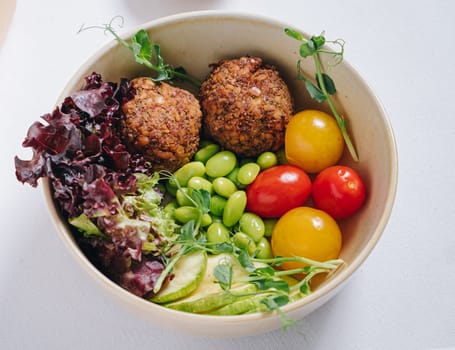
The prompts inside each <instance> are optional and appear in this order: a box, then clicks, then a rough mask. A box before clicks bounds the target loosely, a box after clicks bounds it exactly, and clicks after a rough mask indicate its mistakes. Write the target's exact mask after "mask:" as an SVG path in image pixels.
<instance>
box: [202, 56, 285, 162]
mask: <svg viewBox="0 0 455 350" xmlns="http://www.w3.org/2000/svg"><path fill="white" fill-rule="evenodd" d="M199 97H200V101H201V107H202V112H203V113H204V123H205V124H204V127H205V129H206V132H207V133H208V134H209V135H210V136H211V137H212V138H213V139H214V140H216V141H217V142H218V143H220V145H221V146H223V147H224V148H226V149H229V150H231V151H233V152H235V153H236V154H238V155H240V156H247V157H253V156H257V155H259V154H260V153H262V152H264V151H268V150H271V151H276V150H278V149H279V148H281V147H282V146H283V143H284V133H285V128H286V125H287V124H288V122H289V119H290V118H291V116H292V115H293V112H294V106H293V100H292V97H291V94H290V93H289V89H288V87H287V86H286V84H285V82H284V81H283V80H282V79H281V78H280V76H279V73H278V71H277V70H276V69H275V68H274V67H272V66H265V65H263V63H262V59H261V58H257V57H241V58H239V59H231V60H222V61H220V62H219V63H218V64H216V65H215V66H214V69H213V71H212V73H211V74H210V75H209V77H208V78H207V79H206V80H205V81H204V82H203V84H202V86H201V90H200V93H199Z"/></svg>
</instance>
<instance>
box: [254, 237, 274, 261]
mask: <svg viewBox="0 0 455 350" xmlns="http://www.w3.org/2000/svg"><path fill="white" fill-rule="evenodd" d="M256 258H259V259H271V258H273V253H272V247H271V246H270V243H269V241H268V240H267V238H265V237H262V238H261V239H260V240H259V242H256Z"/></svg>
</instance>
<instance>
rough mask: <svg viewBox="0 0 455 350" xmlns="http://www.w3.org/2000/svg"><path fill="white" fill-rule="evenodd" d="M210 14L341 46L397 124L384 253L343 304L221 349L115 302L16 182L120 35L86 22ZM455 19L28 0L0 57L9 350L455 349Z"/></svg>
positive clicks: (357, 3)
mask: <svg viewBox="0 0 455 350" xmlns="http://www.w3.org/2000/svg"><path fill="white" fill-rule="evenodd" d="M0 1H6V0H0ZM202 9H229V10H245V11H249V12H256V13H260V14H264V15H268V16H275V17H277V18H278V19H280V20H283V21H286V22H288V23H290V24H293V25H295V26H298V27H300V28H302V29H304V30H305V31H306V32H308V33H312V34H319V33H320V32H321V31H323V30H325V31H326V34H327V36H328V37H332V38H334V37H342V38H344V39H345V41H346V42H347V45H346V55H345V58H346V60H347V61H349V62H350V63H351V64H352V65H353V66H354V67H355V68H356V69H357V70H358V71H359V72H360V73H361V74H362V75H363V76H364V78H365V79H366V80H367V82H368V83H369V84H370V85H371V87H372V88H373V90H374V91H375V92H376V93H377V94H378V96H379V98H380V99H381V101H382V103H383V104H384V106H385V108H386V110H387V111H388V113H389V117H390V120H391V123H392V126H393V128H394V131H395V136H396V139H397V143H398V150H399V164H400V173H399V187H398V193H397V198H396V202H395V206H394V210H393V213H392V217H391V219H390V222H389V224H388V226H387V228H386V230H385V232H384V234H383V236H382V238H381V240H380V242H379V244H378V245H377V246H376V248H375V250H374V251H373V253H372V254H371V255H370V256H369V258H368V259H367V261H366V262H365V264H364V265H363V266H362V267H361V268H360V269H359V270H358V271H357V272H356V274H355V275H354V276H353V278H352V279H351V280H350V282H349V283H348V285H347V286H346V287H345V288H344V289H343V290H342V291H341V292H340V293H339V294H338V295H337V296H335V297H334V298H333V299H332V300H331V301H329V302H328V303H327V304H325V305H324V306H323V307H322V308H320V309H318V310H316V311H315V312H314V313H312V314H311V315H309V316H308V317H306V318H305V319H304V320H303V321H302V322H301V323H299V325H298V327H297V328H296V329H295V330H292V331H289V332H286V333H284V332H282V331H281V330H277V331H274V332H270V333H267V334H263V335H260V336H253V337H245V338H238V339H223V340H214V339H204V338H193V337H190V336H182V335H178V334H173V333H171V332H167V331H163V330H161V329H158V328H156V327H155V326H153V325H151V324H147V323H145V322H144V321H143V320H142V319H139V318H137V316H135V315H132V314H130V313H129V312H128V311H127V310H126V309H125V308H123V307H121V306H119V305H118V304H117V303H115V302H114V301H113V300H111V299H110V298H109V297H106V294H105V293H104V292H102V291H101V290H100V288H99V286H98V285H97V284H96V283H93V281H92V280H90V278H89V277H88V276H87V275H86V273H85V271H83V270H81V269H80V267H79V266H78V264H77V263H76V262H75V261H74V260H73V258H72V256H71V255H70V254H69V253H68V252H67V251H66V250H65V248H64V246H63V243H62V242H61V240H60V238H59V237H58V236H57V234H56V230H55V228H54V226H53V224H52V222H51V220H50V216H49V215H48V213H47V210H46V207H45V203H44V198H43V194H42V190H41V189H32V188H30V187H29V186H24V185H22V184H20V183H19V182H17V181H16V179H15V175H14V165H13V158H14V155H16V154H19V155H25V154H27V153H24V151H23V150H22V149H21V142H22V140H23V138H24V136H25V134H26V131H27V129H28V126H29V125H30V124H31V123H32V122H33V121H35V120H37V119H38V118H39V116H41V115H42V114H44V113H47V112H50V111H51V109H52V108H53V106H54V103H55V101H56V99H57V97H58V95H59V93H60V91H61V89H62V88H63V86H64V85H65V84H66V82H67V80H68V79H69V77H70V76H71V75H72V74H73V73H74V72H75V70H76V69H77V68H78V66H79V65H80V64H81V63H82V62H83V61H84V60H85V59H87V58H88V57H89V56H90V55H91V54H92V53H93V52H94V51H95V50H96V49H97V48H98V47H99V46H100V45H102V44H104V43H106V42H108V41H110V40H111V38H110V37H108V36H105V35H103V33H102V32H101V31H100V32H97V31H91V32H85V33H83V34H79V35H78V34H76V32H77V30H78V29H79V27H80V26H81V25H82V24H83V23H86V24H99V23H106V22H107V21H109V19H110V18H112V17H113V16H115V15H122V16H123V17H124V18H125V29H128V28H130V27H134V26H136V25H139V24H141V23H143V22H146V21H149V20H152V19H155V18H158V17H161V16H164V15H169V14H174V13H178V12H184V11H192V10H202ZM454 13H455V2H454V1H451V0H447V1H443V0H439V1H430V0H428V1H425V0H420V1H398V0H394V1H389V0H382V1H363V0H349V1H329V0H326V1H306V0H298V1H297V0H296V1H286V0H282V1H276V0H273V1H264V0H262V1H259V0H248V1H244V0H237V1H227V0H226V1H223V0H180V1H177V0H164V1H163V0H162V1H155V0H77V1H63V0H61V1H55V0H39V1H36V0H18V3H17V9H16V13H15V16H14V18H13V21H12V24H11V27H10V31H9V34H8V37H7V38H6V41H5V43H4V46H3V47H2V48H1V49H0V50H1V51H0V113H1V117H0V123H1V124H0V133H1V134H0V143H1V146H0V156H1V162H0V164H1V181H0V193H1V199H0V203H1V204H0V205H1V208H0V209H1V210H0V215H1V219H0V224H1V226H0V227H1V229H0V349H122V350H125V349H201V350H203V349H210V350H212V349H230V348H233V349H244V348H248V349H250V350H254V349H261V350H266V349H441V348H448V347H454V346H455V301H454V298H455V266H454V265H455V230H454V225H453V220H454V216H455V204H454V203H455V189H454V185H455V182H454V176H455V166H454V163H455V156H454V154H453V153H452V152H453V151H454V149H455V147H454V145H455V112H454V107H453V104H454V100H455V94H454V93H455V89H454V84H455V20H454ZM258 40H267V38H258ZM27 155H28V154H27Z"/></svg>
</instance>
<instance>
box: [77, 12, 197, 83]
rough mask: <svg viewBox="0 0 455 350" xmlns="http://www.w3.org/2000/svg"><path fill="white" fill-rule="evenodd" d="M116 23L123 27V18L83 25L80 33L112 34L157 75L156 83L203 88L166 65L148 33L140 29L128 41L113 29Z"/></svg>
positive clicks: (180, 69) (184, 74)
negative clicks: (90, 31)
mask: <svg viewBox="0 0 455 350" xmlns="http://www.w3.org/2000/svg"><path fill="white" fill-rule="evenodd" d="M115 21H119V24H118V26H119V27H120V28H121V27H123V17H121V16H116V17H114V18H112V19H111V21H110V22H109V23H107V24H102V25H94V26H87V27H86V26H84V25H82V26H81V28H80V29H79V31H78V33H80V32H82V31H84V30H87V29H94V28H97V29H103V30H104V31H105V32H108V33H110V34H112V35H113V36H114V38H115V39H116V40H117V41H118V42H119V43H120V44H121V45H123V46H125V47H126V48H128V49H129V50H130V51H131V52H133V55H134V59H135V60H136V62H137V63H139V64H143V65H145V66H146V67H148V68H150V69H151V70H152V71H154V72H155V73H156V75H155V76H154V77H151V79H152V80H153V81H154V82H160V81H172V80H174V79H179V80H182V81H187V82H189V83H191V84H193V85H195V86H196V87H200V86H201V82H200V81H198V80H197V79H195V78H193V77H191V76H190V75H188V74H187V73H186V71H185V69H184V68H183V67H176V68H174V67H172V66H171V65H169V64H167V63H165V62H164V59H163V57H162V56H161V47H160V45H159V44H154V43H152V42H151V40H150V37H149V35H148V33H147V32H146V31H145V30H144V29H140V30H139V31H138V32H137V33H136V34H135V35H134V36H133V37H132V38H131V39H130V41H126V40H124V39H122V38H121V37H120V36H119V35H118V34H117V32H116V31H115V29H114V27H113V25H114V22H115Z"/></svg>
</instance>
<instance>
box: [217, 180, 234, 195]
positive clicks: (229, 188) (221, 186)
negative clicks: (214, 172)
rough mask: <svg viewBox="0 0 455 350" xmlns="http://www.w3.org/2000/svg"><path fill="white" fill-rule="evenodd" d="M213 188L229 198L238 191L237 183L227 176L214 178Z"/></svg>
mask: <svg viewBox="0 0 455 350" xmlns="http://www.w3.org/2000/svg"><path fill="white" fill-rule="evenodd" d="M213 190H214V191H215V192H216V193H217V194H219V195H220V196H222V197H225V198H229V196H230V195H231V194H233V193H234V192H235V191H237V187H236V186H235V184H234V183H233V182H232V181H231V180H229V179H228V178H227V177H217V178H216V179H215V180H213Z"/></svg>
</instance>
